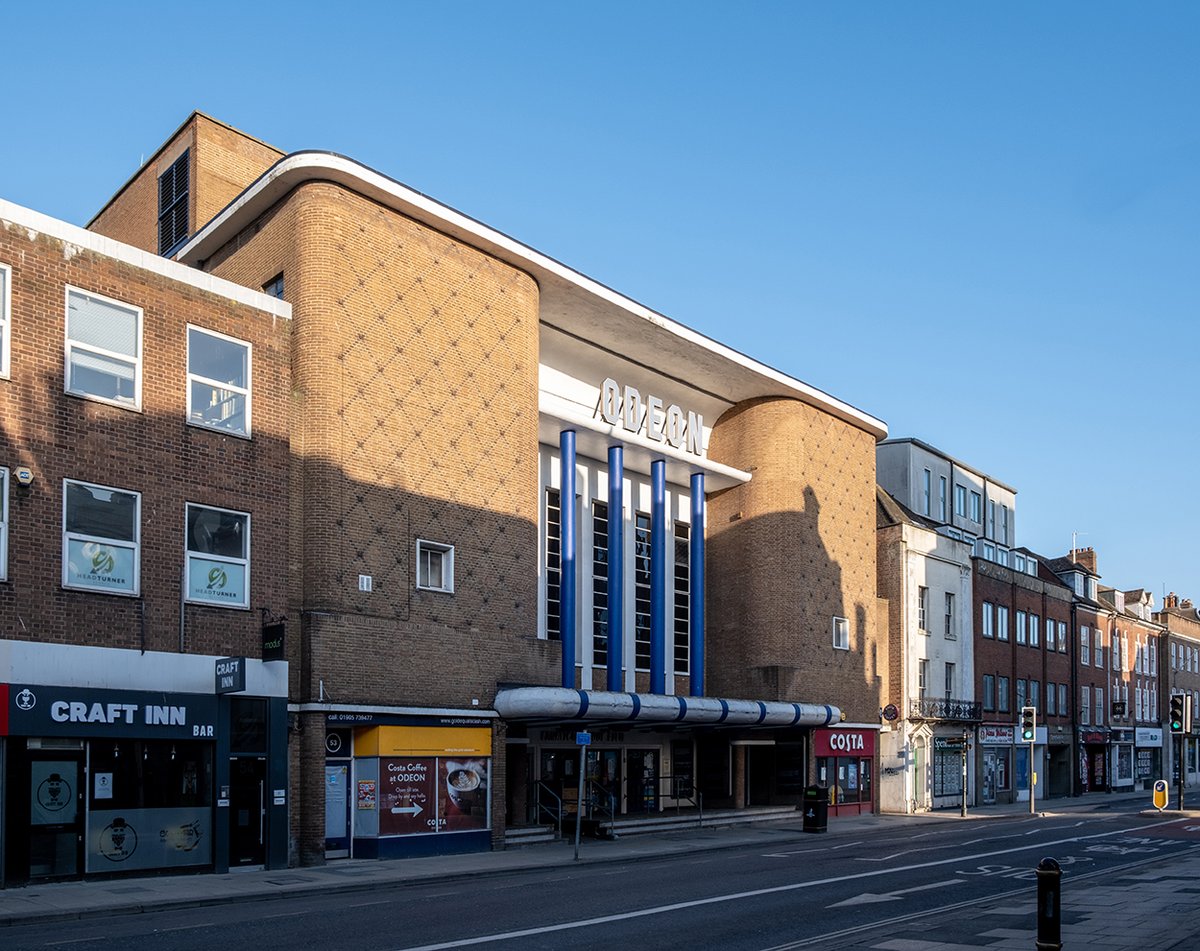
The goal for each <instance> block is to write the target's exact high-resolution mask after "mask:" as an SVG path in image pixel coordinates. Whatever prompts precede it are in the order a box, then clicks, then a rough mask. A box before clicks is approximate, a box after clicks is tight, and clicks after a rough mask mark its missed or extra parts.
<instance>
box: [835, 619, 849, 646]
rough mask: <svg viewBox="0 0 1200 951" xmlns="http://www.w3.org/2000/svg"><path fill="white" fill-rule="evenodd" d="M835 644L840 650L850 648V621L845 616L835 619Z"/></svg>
mask: <svg viewBox="0 0 1200 951" xmlns="http://www.w3.org/2000/svg"><path fill="white" fill-rule="evenodd" d="M833 646H834V648H835V649H837V650H840V651H848V650H849V649H850V622H849V621H848V620H846V619H845V618H844V617H835V618H834V619H833Z"/></svg>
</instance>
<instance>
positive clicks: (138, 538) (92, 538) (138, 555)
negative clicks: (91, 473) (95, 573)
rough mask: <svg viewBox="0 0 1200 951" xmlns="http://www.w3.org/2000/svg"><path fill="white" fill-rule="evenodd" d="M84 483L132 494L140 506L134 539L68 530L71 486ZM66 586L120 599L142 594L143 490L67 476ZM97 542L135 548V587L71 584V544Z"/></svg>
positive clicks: (64, 528) (64, 494) (64, 520)
mask: <svg viewBox="0 0 1200 951" xmlns="http://www.w3.org/2000/svg"><path fill="white" fill-rule="evenodd" d="M69 485H82V486H87V487H88V488H91V489H103V490H104V491H106V492H120V493H122V494H123V495H132V496H133V497H134V499H135V500H136V501H137V507H136V508H135V510H134V519H133V535H134V538H133V541H132V542H129V541H126V540H125V539H113V538H105V537H103V536H100V535H85V534H83V533H82V532H68V531H67V486H69ZM62 539H63V541H62V586H63V587H64V588H68V589H70V590H72V591H94V592H97V593H100V594H110V595H114V596H115V597H119V598H137V597H141V592H142V493H141V492H135V491H133V490H132V489H122V488H120V487H118V486H112V485H101V484H100V483H98V482H85V481H84V480H82V479H63V485H62ZM73 541H75V542H84V543H85V544H86V543H95V544H99V545H111V546H112V547H114V548H132V549H133V590H132V591H121V590H116V589H112V588H103V587H99V586H97V585H84V584H71V583H70V582H69V580H68V575H69V572H68V567H69V563H70V557H71V556H70V546H71V542H73Z"/></svg>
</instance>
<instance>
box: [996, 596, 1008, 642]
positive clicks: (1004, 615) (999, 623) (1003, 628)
mask: <svg viewBox="0 0 1200 951" xmlns="http://www.w3.org/2000/svg"><path fill="white" fill-rule="evenodd" d="M1008 638H1009V633H1008V605H1007V604H997V605H996V640H998V641H1007V640H1008Z"/></svg>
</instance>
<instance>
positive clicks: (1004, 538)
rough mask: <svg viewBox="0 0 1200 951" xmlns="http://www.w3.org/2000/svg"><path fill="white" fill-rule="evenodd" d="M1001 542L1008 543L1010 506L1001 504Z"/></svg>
mask: <svg viewBox="0 0 1200 951" xmlns="http://www.w3.org/2000/svg"><path fill="white" fill-rule="evenodd" d="M1000 542H1001V544H1004V545H1007V544H1008V506H1007V505H1001V506H1000Z"/></svg>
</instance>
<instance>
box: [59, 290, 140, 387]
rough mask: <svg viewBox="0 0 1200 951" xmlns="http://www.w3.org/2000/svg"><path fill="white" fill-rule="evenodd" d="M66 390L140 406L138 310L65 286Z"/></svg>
mask: <svg viewBox="0 0 1200 951" xmlns="http://www.w3.org/2000/svg"><path fill="white" fill-rule="evenodd" d="M66 339H67V365H66V391H67V392H68V393H71V394H74V395H75V396H86V397H88V398H90V399H94V400H101V401H103V402H105V403H114V404H116V405H117V406H126V407H132V408H133V409H138V408H140V407H141V405H142V311H141V308H140V307H132V306H130V305H129V304H122V303H121V302H120V301H115V300H110V299H109V298H107V297H101V296H99V295H98V294H92V293H90V292H88V291H81V290H78V289H77V288H74V287H68V288H67V334H66Z"/></svg>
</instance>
